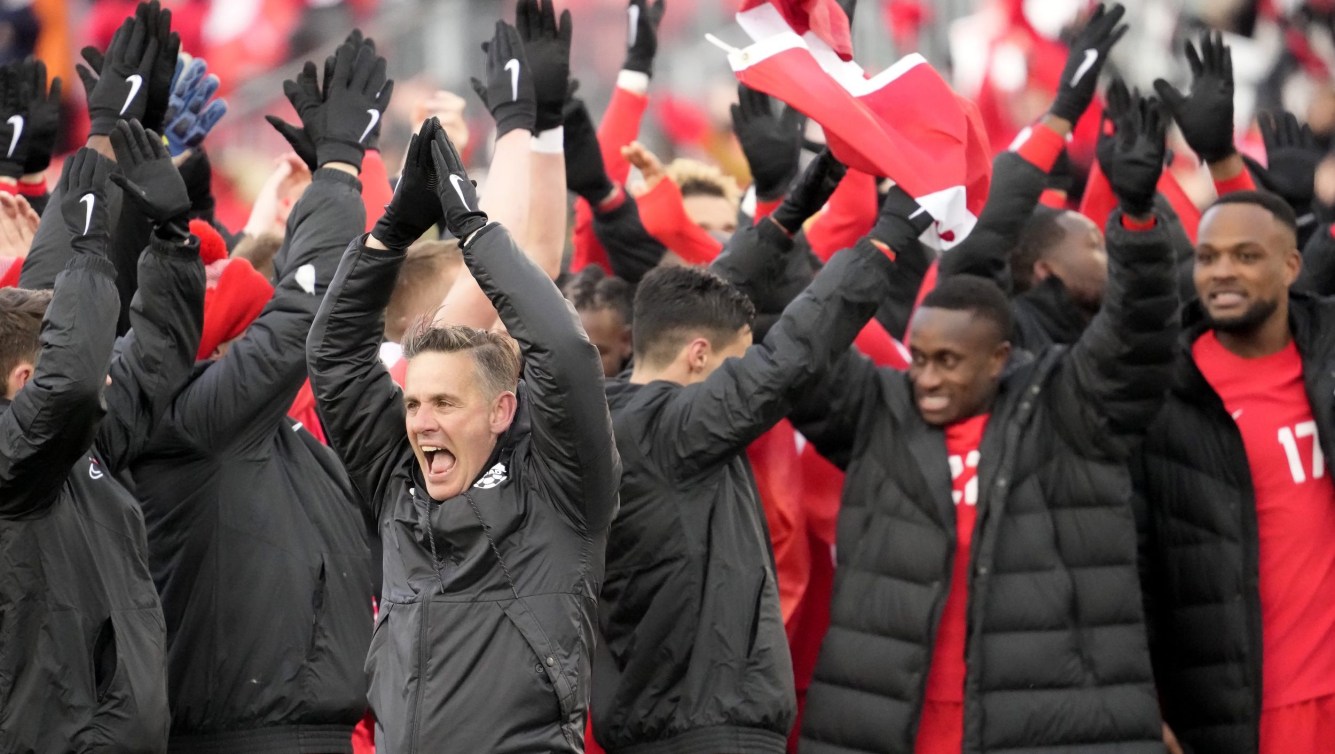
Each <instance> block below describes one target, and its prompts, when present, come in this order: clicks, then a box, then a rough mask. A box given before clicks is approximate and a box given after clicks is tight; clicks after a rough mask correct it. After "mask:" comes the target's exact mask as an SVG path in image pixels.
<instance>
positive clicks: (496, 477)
mask: <svg viewBox="0 0 1335 754" xmlns="http://www.w3.org/2000/svg"><path fill="white" fill-rule="evenodd" d="M508 478H509V477H507V476H506V475H505V464H503V463H498V464H496V465H495V466H492V467H491V468H490V469H487V473H485V474H483V475H482V478H481V479H479V480H477V484H474V485H473V488H474V489H479V490H489V489H491V488H492V487H499V486H501V482H504V481H505V480H506V479H508Z"/></svg>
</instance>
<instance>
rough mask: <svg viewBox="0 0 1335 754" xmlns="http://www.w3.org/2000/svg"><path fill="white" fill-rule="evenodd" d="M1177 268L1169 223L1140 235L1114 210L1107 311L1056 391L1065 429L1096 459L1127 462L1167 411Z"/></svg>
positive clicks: (1078, 346) (1177, 324) (1083, 339)
mask: <svg viewBox="0 0 1335 754" xmlns="http://www.w3.org/2000/svg"><path fill="white" fill-rule="evenodd" d="M1173 267H1174V260H1173V251H1172V248H1171V243H1170V241H1169V239H1168V234H1167V231H1166V230H1165V229H1164V227H1163V222H1162V220H1159V221H1158V222H1157V223H1156V225H1155V227H1154V228H1151V229H1149V230H1140V231H1133V230H1128V229H1126V228H1124V227H1123V226H1122V213H1121V212H1120V211H1115V212H1113V215H1112V217H1111V218H1110V219H1109V221H1108V287H1107V290H1106V291H1105V293H1104V296H1103V306H1102V308H1100V309H1099V313H1098V315H1097V316H1095V317H1094V320H1093V321H1092V322H1090V325H1089V328H1088V329H1087V330H1085V332H1084V334H1083V335H1081V336H1080V340H1078V341H1076V343H1075V345H1074V346H1072V347H1071V350H1070V352H1069V353H1068V354H1067V355H1066V356H1065V360H1064V362H1063V363H1062V364H1061V365H1060V366H1059V367H1058V371H1057V373H1056V377H1055V378H1054V380H1053V383H1052V386H1051V388H1050V392H1051V393H1052V395H1051V396H1050V399H1051V400H1052V401H1053V402H1054V403H1053V405H1054V406H1055V407H1056V408H1055V410H1056V412H1057V415H1059V416H1061V417H1062V421H1061V422H1060V423H1059V424H1058V427H1057V428H1058V431H1060V432H1062V433H1063V434H1064V435H1065V436H1066V438H1067V441H1068V442H1070V443H1071V444H1072V445H1073V446H1074V447H1076V448H1078V449H1080V450H1081V452H1083V453H1085V454H1087V455H1089V456H1092V457H1097V458H1113V459H1125V458H1127V457H1128V456H1129V454H1130V452H1131V450H1132V449H1133V448H1134V446H1135V441H1136V440H1137V439H1138V438H1139V437H1140V436H1141V435H1143V433H1144V431H1145V428H1146V427H1147V426H1149V424H1150V422H1151V421H1152V420H1153V419H1154V416H1155V414H1157V413H1158V412H1159V409H1160V407H1161V406H1162V405H1163V401H1164V398H1165V396H1166V395H1167V393H1166V390H1167V385H1168V381H1169V377H1170V375H1171V370H1172V363H1173V357H1174V349H1175V348H1176V340H1177V335H1178V332H1179V331H1180V329H1181V321H1180V316H1179V312H1178V303H1179V302H1178V295H1177V293H1178V291H1177V283H1176V281H1175V280H1174V277H1173Z"/></svg>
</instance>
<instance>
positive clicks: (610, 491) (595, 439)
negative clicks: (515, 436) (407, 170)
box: [431, 131, 621, 531]
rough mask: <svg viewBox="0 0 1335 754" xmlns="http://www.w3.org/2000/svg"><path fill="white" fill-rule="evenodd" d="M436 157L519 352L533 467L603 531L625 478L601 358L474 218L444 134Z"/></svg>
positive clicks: (504, 238)
mask: <svg viewBox="0 0 1335 754" xmlns="http://www.w3.org/2000/svg"><path fill="white" fill-rule="evenodd" d="M431 149H432V158H433V161H434V164H435V170H436V176H437V180H436V185H437V187H438V190H439V194H440V199H441V205H442V209H443V211H444V213H445V224H446V227H448V228H449V229H450V231H451V232H452V233H454V234H455V235H456V236H458V237H459V238H461V239H463V244H462V249H463V254H464V262H465V264H467V265H468V268H469V269H470V270H471V271H472V273H473V277H474V278H475V279H476V280H477V282H478V285H479V286H481V288H482V290H483V291H485V292H486V294H487V297H488V298H489V299H490V300H491V303H492V305H493V306H495V307H496V311H497V312H498V313H499V314H500V317H501V321H502V323H504V325H505V327H506V329H507V330H508V331H509V333H510V336H511V337H513V338H514V339H515V340H516V341H518V342H519V348H520V350H521V352H522V353H523V357H524V382H525V384H526V385H527V388H528V392H527V394H526V395H527V397H528V399H529V402H530V403H529V406H530V411H531V414H530V417H531V421H532V425H533V430H532V431H533V447H534V457H535V458H536V459H537V460H538V465H537V468H539V469H540V473H543V474H545V475H546V482H547V483H548V484H549V485H550V486H552V487H553V488H555V489H559V490H562V491H564V492H565V494H564V495H557V496H555V497H554V500H555V501H556V502H557V504H558V506H560V507H562V512H563V513H564V514H565V515H566V516H567V517H568V518H570V519H571V520H572V522H574V523H575V524H576V525H578V526H581V527H583V528H584V529H585V530H586V531H597V530H599V529H602V528H604V527H605V526H607V525H608V524H609V523H610V522H611V519H612V516H613V515H614V514H615V507H616V494H615V491H616V489H617V486H618V484H619V480H620V473H621V471H620V460H619V458H618V456H617V452H616V446H615V444H614V443H613V441H612V420H611V417H610V416H609V414H608V411H607V400H606V398H605V396H604V394H603V380H602V365H601V363H600V362H599V360H598V350H597V349H596V348H595V347H594V346H593V344H591V343H590V342H589V339H588V337H587V336H586V335H585V334H584V329H583V328H582V327H580V324H579V317H578V316H577V315H576V314H575V310H574V308H573V307H571V306H570V304H569V302H567V301H566V300H565V298H563V297H562V296H561V292H560V291H559V290H557V288H556V285H555V284H554V283H553V282H552V280H551V278H549V277H548V276H547V275H546V274H545V273H544V272H543V271H542V270H541V269H539V268H538V266H537V265H535V264H533V262H532V260H530V259H529V258H528V257H526V256H525V255H524V254H523V252H521V251H520V250H519V248H518V247H516V246H515V244H514V241H513V240H511V238H510V234H509V233H508V232H507V231H506V230H505V228H504V227H503V226H500V225H497V224H495V223H490V224H488V222H487V216H486V214H484V213H483V212H481V211H479V210H476V209H473V208H474V207H476V206H477V204H476V194H475V190H474V188H473V186H472V182H471V181H469V180H468V175H467V173H466V172H465V171H464V168H463V161H462V160H461V159H460V158H459V154H458V152H457V151H455V149H454V145H453V144H451V143H450V141H449V139H448V138H446V136H445V134H444V133H443V132H439V131H438V132H437V133H436V135H435V139H434V141H433V143H432V145H431Z"/></svg>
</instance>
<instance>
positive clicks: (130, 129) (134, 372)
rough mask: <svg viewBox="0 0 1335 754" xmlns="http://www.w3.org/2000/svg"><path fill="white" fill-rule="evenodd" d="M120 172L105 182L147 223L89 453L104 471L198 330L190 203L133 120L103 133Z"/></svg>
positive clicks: (156, 407)
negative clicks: (97, 455) (125, 325)
mask: <svg viewBox="0 0 1335 754" xmlns="http://www.w3.org/2000/svg"><path fill="white" fill-rule="evenodd" d="M111 143H112V147H113V149H115V151H116V158H117V162H118V164H119V165H120V167H121V170H122V171H123V172H121V173H117V174H113V176H112V180H113V181H114V182H115V183H116V184H117V185H118V186H120V187H121V190H122V195H123V196H124V197H125V203H126V207H129V206H130V205H133V206H134V208H135V211H137V212H138V213H140V214H141V215H143V216H144V217H146V218H148V219H149V221H150V222H151V223H152V228H153V231H152V235H151V238H150V239H149V243H148V249H147V250H146V251H144V252H143V254H141V255H140V257H139V269H138V275H137V276H136V277H137V279H138V291H137V292H136V293H135V294H134V300H133V301H132V302H131V304H130V307H129V325H130V329H129V332H127V333H126V334H125V337H123V338H122V339H121V341H120V343H119V344H118V345H117V349H116V356H115V358H114V359H113V360H112V362H111V385H110V386H109V387H108V388H107V398H106V400H107V418H106V419H105V420H104V421H103V422H102V425H101V427H100V428H99V430H98V436H97V447H98V450H99V451H100V452H101V453H102V457H103V460H105V461H106V462H107V465H108V466H109V467H110V470H111V471H112V472H116V471H119V470H121V469H123V468H125V467H127V466H128V465H129V464H130V463H132V462H133V461H134V459H135V457H137V456H138V455H139V453H140V452H141V451H142V450H143V449H144V447H146V446H147V444H148V440H149V438H150V437H151V435H152V432H153V429H154V428H155V427H156V426H157V423H158V420H159V419H161V418H162V415H163V413H164V412H165V411H166V409H167V406H168V405H170V404H171V401H172V398H173V397H175V395H176V393H177V391H178V390H180V388H181V386H182V385H183V384H184V383H185V381H186V379H187V378H188V377H189V376H190V370H191V368H193V367H194V364H195V353H196V352H197V351H198V350H199V339H200V331H201V329H202V328H203V326H204V267H203V265H202V264H200V261H199V239H197V238H195V237H193V236H191V235H190V231H189V228H188V225H187V222H188V221H187V217H188V213H189V211H190V196H189V192H188V191H187V190H186V186H185V181H184V180H183V179H182V178H181V175H180V173H178V172H177V170H176V166H175V165H173V164H172V160H171V155H170V154H168V152H167V148H166V147H165V146H164V145H163V143H162V139H161V137H159V136H158V135H157V134H155V133H153V132H152V131H148V130H145V129H144V127H143V126H141V125H140V124H139V122H138V121H130V122H129V123H126V122H125V121H121V122H120V123H117V124H116V130H115V131H113V132H112V134H111Z"/></svg>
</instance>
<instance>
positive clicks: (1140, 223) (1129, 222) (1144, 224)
mask: <svg viewBox="0 0 1335 754" xmlns="http://www.w3.org/2000/svg"><path fill="white" fill-rule="evenodd" d="M1157 224H1158V220H1156V219H1155V217H1154V212H1153V211H1151V212H1149V213H1148V214H1147V215H1146V216H1145V219H1143V220H1141V219H1138V218H1135V217H1132V216H1131V215H1128V214H1126V213H1125V212H1123V213H1122V227H1123V228H1126V229H1127V230H1150V229H1151V228H1153V227H1154V226H1155V225H1157Z"/></svg>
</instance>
